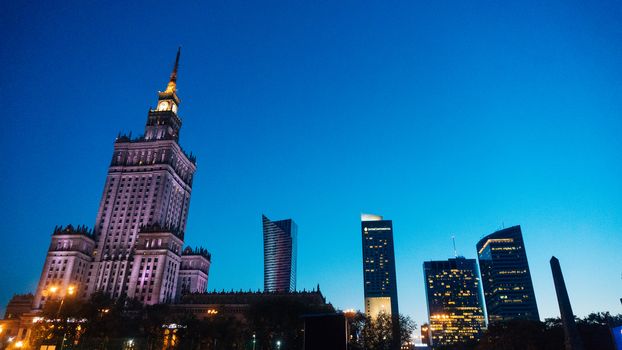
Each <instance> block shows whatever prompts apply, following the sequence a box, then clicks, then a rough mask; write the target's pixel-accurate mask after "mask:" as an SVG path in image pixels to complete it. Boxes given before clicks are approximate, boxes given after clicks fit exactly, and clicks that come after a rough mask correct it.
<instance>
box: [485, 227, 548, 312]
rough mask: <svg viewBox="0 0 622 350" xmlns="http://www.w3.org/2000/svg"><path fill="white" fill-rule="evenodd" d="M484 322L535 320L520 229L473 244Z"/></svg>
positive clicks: (498, 234)
mask: <svg viewBox="0 0 622 350" xmlns="http://www.w3.org/2000/svg"><path fill="white" fill-rule="evenodd" d="M477 255H478V259H479V266H480V271H481V274H482V286H483V289H484V298H485V300H486V311H487V313H488V322H491V323H492V322H497V321H504V320H514V319H527V320H539V319H540V316H539V314H538V305H537V304H536V296H535V294H534V290H533V284H532V282H531V273H530V272H529V264H528V263H527V253H526V251H525V244H524V242H523V234H522V232H521V228H520V226H512V227H508V228H506V229H503V230H499V231H497V232H494V233H492V234H490V235H488V236H486V237H484V238H482V239H481V240H480V241H479V242H478V243H477Z"/></svg>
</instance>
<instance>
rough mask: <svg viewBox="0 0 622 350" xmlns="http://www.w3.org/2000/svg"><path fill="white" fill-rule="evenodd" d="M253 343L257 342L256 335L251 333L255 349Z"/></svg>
mask: <svg viewBox="0 0 622 350" xmlns="http://www.w3.org/2000/svg"><path fill="white" fill-rule="evenodd" d="M255 343H257V336H256V335H255V333H253V350H255Z"/></svg>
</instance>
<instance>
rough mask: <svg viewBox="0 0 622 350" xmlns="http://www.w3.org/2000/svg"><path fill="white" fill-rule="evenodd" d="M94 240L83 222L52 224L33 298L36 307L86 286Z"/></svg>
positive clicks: (70, 294)
mask: <svg viewBox="0 0 622 350" xmlns="http://www.w3.org/2000/svg"><path fill="white" fill-rule="evenodd" d="M94 248H95V240H94V237H93V232H92V231H91V230H90V229H88V228H86V227H85V226H77V227H73V226H72V225H68V226H65V227H63V226H56V227H55V228H54V231H53V232H52V240H51V243H50V246H49V248H48V254H47V256H46V258H45V263H44V264H43V272H41V278H40V279H39V285H38V287H37V291H36V293H35V296H34V300H33V307H34V308H35V309H39V308H41V307H42V306H43V303H45V301H46V300H49V299H56V298H63V297H65V296H73V295H74V294H75V293H77V292H78V291H80V290H85V289H86V287H87V282H86V279H87V270H88V269H89V268H90V266H91V263H92V262H93V249H94Z"/></svg>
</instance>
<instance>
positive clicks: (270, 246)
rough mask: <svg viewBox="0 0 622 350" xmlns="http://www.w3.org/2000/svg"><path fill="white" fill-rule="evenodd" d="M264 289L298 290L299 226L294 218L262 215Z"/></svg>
mask: <svg viewBox="0 0 622 350" xmlns="http://www.w3.org/2000/svg"><path fill="white" fill-rule="evenodd" d="M261 218H262V224H263V264H264V265H263V266H264V268H263V272H264V274H263V276H264V280H263V281H264V282H263V285H264V291H266V292H293V291H295V290H296V256H297V240H298V226H297V225H296V223H295V222H294V221H293V220H292V219H286V220H279V221H271V220H270V219H268V218H267V217H266V216H265V215H262V217H261Z"/></svg>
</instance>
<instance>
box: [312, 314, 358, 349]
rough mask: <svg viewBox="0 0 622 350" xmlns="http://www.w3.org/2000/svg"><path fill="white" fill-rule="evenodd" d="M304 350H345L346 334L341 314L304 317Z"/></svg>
mask: <svg viewBox="0 0 622 350" xmlns="http://www.w3.org/2000/svg"><path fill="white" fill-rule="evenodd" d="M303 318H304V320H305V328H304V339H305V340H304V350H346V349H347V346H348V332H347V321H346V317H345V315H344V314H342V313H336V314H319V315H305V316H303Z"/></svg>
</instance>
